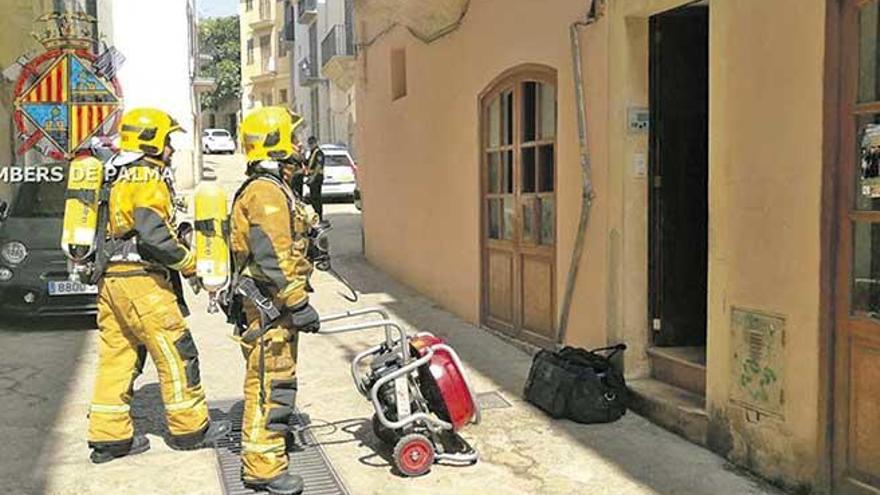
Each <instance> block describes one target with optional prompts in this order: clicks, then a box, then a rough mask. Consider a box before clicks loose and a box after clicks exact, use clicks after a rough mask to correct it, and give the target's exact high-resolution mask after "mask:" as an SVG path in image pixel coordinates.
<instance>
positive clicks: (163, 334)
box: [88, 108, 232, 464]
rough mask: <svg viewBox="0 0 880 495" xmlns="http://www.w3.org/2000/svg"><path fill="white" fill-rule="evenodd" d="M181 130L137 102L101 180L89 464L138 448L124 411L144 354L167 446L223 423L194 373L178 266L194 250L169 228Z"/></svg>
mask: <svg viewBox="0 0 880 495" xmlns="http://www.w3.org/2000/svg"><path fill="white" fill-rule="evenodd" d="M182 131H183V129H181V127H180V126H179V125H178V124H177V122H175V120H174V119H173V118H171V116H170V115H168V114H167V113H165V112H163V111H161V110H156V109H149V108H147V109H135V110H131V111H130V112H128V113H127V114H125V115H124V116H123V118H122V130H121V145H120V150H121V151H120V153H119V154H117V155H116V156H115V157H114V158H113V159H112V160H111V164H112V165H113V166H115V167H118V169H119V173H118V174H117V178H116V179H115V182H113V183H112V185H110V186H109V200H108V203H107V206H106V208H107V213H108V215H107V217H106V218H107V223H106V224H105V225H104V226H99V227H100V229H101V230H99V233H98V235H99V236H101V237H100V239H102V240H103V239H106V241H105V242H104V243H103V245H102V248H101V249H100V250H99V252H98V253H97V260H96V271H97V272H98V273H97V274H96V276H98V277H100V278H99V279H98V328H99V330H100V336H99V339H98V371H97V376H96V378H95V387H94V394H93V398H92V402H91V405H90V406H89V431H88V444H89V447H90V448H91V449H92V453H91V461H92V462H93V463H95V464H100V463H104V462H109V461H112V460H113V459H116V458H119V457H124V456H127V455H133V454H139V453H142V452H146V451H147V450H149V448H150V441H149V440H148V439H147V438H146V437H145V436H144V435H135V432H134V427H133V425H132V418H131V407H130V404H131V399H132V395H133V386H134V380H135V379H136V378H137V377H138V375H140V373H141V371H142V369H143V365H144V362H145V360H146V356H147V354H148V353H149V355H150V357H151V358H152V360H153V363H155V365H156V370H157V371H158V373H159V386H160V389H161V392H162V402H163V403H164V405H165V419H166V422H167V424H168V431H169V438H168V440H167V441H168V444H169V446H170V447H172V448H175V449H180V450H192V449H198V448H203V447H208V446H212V445H213V444H214V442H216V441H218V440H220V439H222V438H225V437H226V436H227V435H228V434H229V432H230V431H231V429H232V428H231V424H230V423H229V422H228V421H217V422H212V421H210V420H209V417H208V405H207V403H206V400H205V391H204V389H203V388H202V384H201V378H200V373H199V352H198V349H197V348H196V344H195V341H194V340H193V337H192V334H191V333H190V331H189V329H188V328H187V325H186V321H185V320H184V316H185V315H186V306H185V305H184V304H182V293H181V292H180V285H179V284H178V285H177V289H175V285H174V283H173V282H174V281H175V280H176V281H177V282H179V280H180V279H179V275H178V273H179V274H182V275H183V276H184V277H187V278H189V277H193V276H195V271H196V266H195V260H194V257H193V253H192V251H191V250H190V249H189V247H188V246H187V245H186V243H185V242H183V240H181V239H180V238H179V237H178V235H177V228H176V225H175V218H174V211H175V207H174V204H173V197H174V193H173V187H172V184H171V181H170V180H171V179H170V164H171V157H172V155H173V154H174V148H173V147H172V146H171V139H170V137H171V134H172V133H174V132H182Z"/></svg>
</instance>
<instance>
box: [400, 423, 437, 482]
mask: <svg viewBox="0 0 880 495" xmlns="http://www.w3.org/2000/svg"><path fill="white" fill-rule="evenodd" d="M394 464H396V465H397V469H399V470H400V472H401V473H403V474H404V476H409V477H413V476H421V475H423V474H425V473H427V472H428V471H430V470H431V465H433V464H434V445H433V444H432V443H431V441H430V440H428V439H427V438H426V437H425V436H424V435H420V434H418V433H412V434H409V435H407V436H405V437H403V438H401V439H400V441H399V442H397V445H396V446H395V447H394Z"/></svg>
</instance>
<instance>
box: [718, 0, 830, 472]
mask: <svg viewBox="0 0 880 495" xmlns="http://www.w3.org/2000/svg"><path fill="white" fill-rule="evenodd" d="M712 9H713V10H712V11H711V20H710V27H711V29H710V32H711V34H710V39H711V41H710V45H711V54H710V57H711V60H712V66H711V71H710V72H711V73H710V81H711V82H710V94H711V96H710V98H711V103H710V108H711V111H710V163H711V165H710V191H711V192H710V203H709V217H710V233H709V286H710V287H711V289H710V297H709V356H708V359H709V364H710V366H709V370H708V376H707V385H708V389H709V391H710V392H709V396H708V400H709V404H708V406H709V414H710V418H711V419H712V421H713V426H715V427H717V428H718V430H721V431H722V435H719V436H716V438H715V439H714V440H715V441H716V442H720V443H721V444H722V445H723V444H725V443H727V442H728V441H729V442H730V446H731V447H732V448H733V451H732V455H733V456H734V457H735V458H737V459H738V460H740V461H742V462H745V463H747V464H748V465H749V466H750V467H751V468H753V469H755V470H757V471H759V472H763V473H764V474H767V475H769V476H773V477H776V476H779V475H780V474H781V475H783V476H785V477H787V478H788V479H789V480H798V481H803V482H808V481H810V480H813V479H815V476H816V474H817V468H816V461H817V460H818V459H819V458H820V457H822V456H821V453H817V452H816V449H817V438H818V436H819V435H820V433H821V431H822V429H820V428H819V425H818V414H819V405H820V400H819V399H820V398H819V389H820V381H819V380H820V375H824V373H825V372H827V371H828V370H824V369H822V367H821V366H820V365H821V363H820V362H819V361H820V360H819V343H820V341H821V339H820V335H819V306H820V298H819V279H820V271H819V261H820V252H819V250H820V213H821V208H822V204H821V178H822V141H823V133H822V105H823V103H822V101H823V85H822V77H823V68H824V37H823V36H822V33H823V32H824V28H825V2H824V1H822V0H809V1H805V0H776V1H773V2H760V1H748V2H741V1H738V0H736V1H734V0H726V1H715V2H714V3H713V5H712ZM793 12H797V15H796V16H793V15H791V14H792V13H793ZM756 54H760V56H756ZM731 306H739V307H746V308H753V309H758V310H764V311H769V312H772V313H778V314H781V315H783V316H785V318H786V339H785V350H784V355H783V356H784V357H783V361H784V363H783V364H782V366H784V375H783V376H784V378H783V379H784V382H785V396H784V397H785V405H784V415H785V419H784V420H781V421H780V420H774V419H770V418H767V417H765V418H763V419H761V420H759V421H758V422H755V423H751V422H747V421H746V420H745V417H744V413H743V411H742V409H740V408H736V407H732V406H730V405H728V402H727V397H728V394H729V385H730V383H731V380H732V371H733V370H730V369H729V364H730V360H729V346H730V338H731V330H730V308H731ZM728 421H729V423H730V426H731V430H732V431H733V432H734V433H733V435H732V436H731V437H730V438H729V439H725V438H724V435H723V430H724V428H723V426H724V423H725V422H728ZM716 433H717V432H716ZM747 445H748V446H747ZM767 471H770V472H767ZM774 471H775V472H774Z"/></svg>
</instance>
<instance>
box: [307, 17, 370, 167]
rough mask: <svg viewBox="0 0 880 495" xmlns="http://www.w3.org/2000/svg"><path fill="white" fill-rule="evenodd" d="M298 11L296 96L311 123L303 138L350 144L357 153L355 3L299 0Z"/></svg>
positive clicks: (349, 146)
mask: <svg viewBox="0 0 880 495" xmlns="http://www.w3.org/2000/svg"><path fill="white" fill-rule="evenodd" d="M295 13H296V28H295V41H294V52H295V57H296V58H295V60H296V66H295V68H294V71H293V72H294V79H295V82H296V84H295V90H294V93H295V101H296V107H295V108H296V110H297V111H298V112H299V113H300V114H301V115H302V116H303V117H305V119H306V126H305V127H304V128H303V134H305V135H314V136H316V137H317V138H318V140H319V141H320V142H321V143H333V144H344V145H347V146H348V148H349V150H350V151H351V152H352V154H354V153H355V138H354V129H355V123H356V119H357V114H356V112H355V107H356V105H355V80H356V75H357V66H356V62H355V54H356V49H355V35H354V2H353V0H298V1H297V2H296V12H295Z"/></svg>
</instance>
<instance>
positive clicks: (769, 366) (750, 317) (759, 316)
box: [730, 307, 785, 418]
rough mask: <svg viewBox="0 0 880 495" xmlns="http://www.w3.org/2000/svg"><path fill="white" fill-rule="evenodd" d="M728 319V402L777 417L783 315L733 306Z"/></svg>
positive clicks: (780, 395) (780, 398)
mask: <svg viewBox="0 0 880 495" xmlns="http://www.w3.org/2000/svg"><path fill="white" fill-rule="evenodd" d="M730 320H731V322H730V323H731V324H730V329H731V337H732V339H731V346H730V348H731V364H732V366H731V377H730V378H731V393H730V400H731V402H733V403H734V404H737V405H739V406H742V407H744V408H746V409H750V410H753V411H757V412H760V413H763V414H768V415H773V416H777V417H779V418H781V417H782V416H783V403H784V396H783V376H784V369H783V367H784V364H785V361H784V357H783V350H784V346H785V318H784V317H782V316H779V315H773V314H769V313H765V312H761V311H754V310H750V309H743V308H736V307H734V308H732V310H731V316H730Z"/></svg>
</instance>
